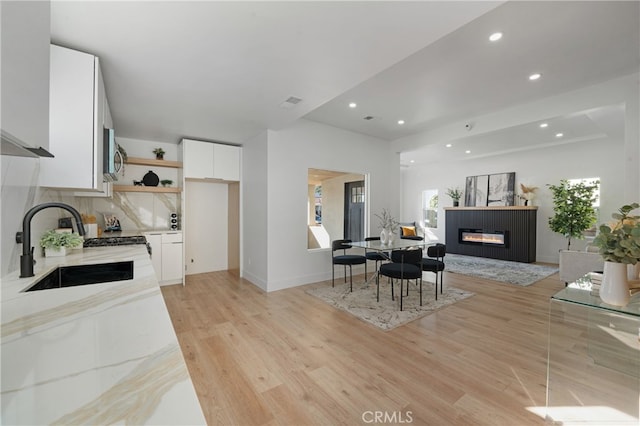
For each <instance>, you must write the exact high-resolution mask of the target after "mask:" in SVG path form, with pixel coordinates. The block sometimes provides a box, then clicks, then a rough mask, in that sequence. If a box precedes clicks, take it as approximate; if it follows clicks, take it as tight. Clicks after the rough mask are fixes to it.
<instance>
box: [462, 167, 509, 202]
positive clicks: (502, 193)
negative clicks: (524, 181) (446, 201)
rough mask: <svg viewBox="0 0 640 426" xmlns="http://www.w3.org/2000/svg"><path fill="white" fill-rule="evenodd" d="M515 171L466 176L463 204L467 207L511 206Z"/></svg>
mask: <svg viewBox="0 0 640 426" xmlns="http://www.w3.org/2000/svg"><path fill="white" fill-rule="evenodd" d="M515 183H516V173H515V172H509V173H496V174H492V175H478V176H467V180H466V185H465V200H464V205H465V206H467V207H483V206H513V205H514V201H515Z"/></svg>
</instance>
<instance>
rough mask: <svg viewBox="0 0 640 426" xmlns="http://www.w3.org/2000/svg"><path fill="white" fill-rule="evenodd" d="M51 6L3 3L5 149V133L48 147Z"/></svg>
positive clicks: (30, 144)
mask: <svg viewBox="0 0 640 426" xmlns="http://www.w3.org/2000/svg"><path fill="white" fill-rule="evenodd" d="M50 9H51V5H50V2H48V1H46V2H45V1H38V2H35V1H22V2H20V1H3V2H1V3H0V10H1V11H2V13H1V14H0V18H1V23H0V30H1V35H0V39H1V40H2V49H0V51H1V59H0V62H2V97H1V100H2V101H1V107H0V108H1V110H2V132H3V138H2V140H3V151H4V148H5V146H4V141H5V134H8V135H11V140H14V141H15V142H16V143H18V144H19V146H26V147H31V148H37V147H43V148H44V149H49V43H50V40H51V35H50V27H51V24H50V15H51V13H50V12H51V10H50ZM17 152H20V154H18V155H25V154H26V156H31V155H30V154H28V153H26V150H18V151H17Z"/></svg>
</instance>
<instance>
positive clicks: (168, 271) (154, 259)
mask: <svg viewBox="0 0 640 426" xmlns="http://www.w3.org/2000/svg"><path fill="white" fill-rule="evenodd" d="M145 237H146V239H147V242H148V243H149V245H150V246H151V264H152V265H153V269H154V271H155V273H156V278H158V282H159V283H160V285H169V284H179V283H181V282H182V277H183V275H182V274H183V269H184V266H183V265H184V262H183V261H182V231H162V232H148V233H145Z"/></svg>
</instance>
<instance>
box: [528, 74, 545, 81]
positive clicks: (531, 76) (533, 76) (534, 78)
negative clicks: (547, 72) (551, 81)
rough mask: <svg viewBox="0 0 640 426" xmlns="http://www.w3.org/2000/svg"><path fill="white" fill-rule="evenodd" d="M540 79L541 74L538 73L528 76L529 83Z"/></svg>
mask: <svg viewBox="0 0 640 426" xmlns="http://www.w3.org/2000/svg"><path fill="white" fill-rule="evenodd" d="M540 77H542V74H540V73H539V72H536V73H533V74H531V75H530V76H529V80H531V81H535V80H537V79H539V78H540Z"/></svg>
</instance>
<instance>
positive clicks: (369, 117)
mask: <svg viewBox="0 0 640 426" xmlns="http://www.w3.org/2000/svg"><path fill="white" fill-rule="evenodd" d="M374 118H375V117H374V116H373V115H367V116H366V117H364V118H363V120H367V121H369V120H373V119H374Z"/></svg>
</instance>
